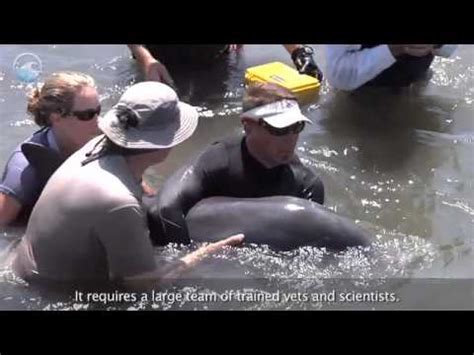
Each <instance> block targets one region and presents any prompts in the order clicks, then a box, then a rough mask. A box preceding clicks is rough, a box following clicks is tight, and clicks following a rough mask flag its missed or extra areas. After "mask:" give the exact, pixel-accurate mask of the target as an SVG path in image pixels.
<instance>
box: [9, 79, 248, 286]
mask: <svg viewBox="0 0 474 355" xmlns="http://www.w3.org/2000/svg"><path fill="white" fill-rule="evenodd" d="M197 123H198V113H197V111H196V110H195V109H194V108H193V107H192V106H190V105H187V104H185V103H183V102H181V101H179V99H178V96H177V95H176V93H175V92H174V91H173V90H172V89H171V88H170V87H169V86H167V85H165V84H162V83H158V82H142V83H139V84H136V85H133V86H132V87H130V88H129V89H127V90H126V92H125V93H124V94H123V95H122V97H121V98H120V100H119V102H118V104H117V105H115V106H114V107H113V108H112V109H111V110H110V111H109V112H108V113H107V114H106V115H105V116H103V117H100V118H99V121H98V124H99V128H100V129H101V131H102V132H103V133H104V135H101V136H99V137H96V138H95V139H92V140H91V141H90V142H88V143H87V144H86V145H85V146H84V147H83V148H81V149H80V150H79V151H77V152H76V153H74V154H73V155H72V156H71V157H69V158H68V159H67V160H66V161H65V162H64V163H63V164H62V165H61V167H60V168H59V169H58V170H57V171H56V172H55V173H54V175H53V176H52V177H51V178H50V180H49V181H48V183H47V184H46V186H45V188H44V191H43V193H42V194H41V196H40V198H39V200H38V202H37V203H36V205H35V207H34V209H33V212H32V214H31V217H30V220H29V222H28V226H27V229H26V233H25V236H24V237H23V239H22V240H21V242H20V243H19V245H18V246H17V248H16V250H15V252H14V257H13V258H12V268H13V270H14V272H15V273H16V274H18V275H19V276H20V277H22V278H24V279H26V280H29V281H35V280H46V281H53V282H74V283H75V284H81V282H104V283H108V282H113V283H114V284H118V285H119V286H121V287H125V288H130V289H149V288H151V287H153V286H155V285H156V282H157V281H159V280H161V279H163V278H168V277H176V276H179V274H180V273H181V272H183V271H185V270H187V269H188V268H190V267H192V266H193V265H195V264H196V263H197V262H198V261H199V260H201V259H202V258H203V257H205V256H207V255H209V253H212V252H215V251H217V250H219V249H221V248H222V247H224V246H226V245H236V244H239V243H241V242H242V240H243V236H242V235H236V236H233V237H230V238H227V239H225V240H223V241H221V242H218V243H216V244H211V245H207V246H204V247H202V248H200V249H198V250H197V251H196V252H194V253H191V254H188V255H186V256H184V257H183V258H181V259H180V260H178V263H171V264H169V265H167V266H166V265H165V266H163V267H158V265H157V262H156V261H155V258H154V255H153V248H152V244H151V241H150V238H149V231H148V228H147V223H146V213H145V211H144V210H143V208H142V206H141V203H140V201H141V198H142V189H141V185H140V182H141V179H142V174H143V172H144V171H145V170H146V169H147V168H148V167H149V166H151V165H154V164H158V163H160V162H162V161H164V160H165V159H166V157H167V156H168V154H169V152H170V151H171V149H172V148H173V147H174V146H176V145H178V144H180V143H182V142H183V141H185V140H186V139H188V138H189V137H190V136H191V135H192V134H193V132H194V131H195V129H196V126H197Z"/></svg>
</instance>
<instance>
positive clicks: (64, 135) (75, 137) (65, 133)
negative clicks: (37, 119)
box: [51, 87, 101, 151]
mask: <svg viewBox="0 0 474 355" xmlns="http://www.w3.org/2000/svg"><path fill="white" fill-rule="evenodd" d="M100 111H101V107H100V102H99V95H98V94H97V90H96V89H95V88H93V87H82V88H81V89H80V90H78V91H77V92H76V95H75V97H74V102H73V106H72V108H71V110H69V112H66V113H65V114H62V115H59V114H58V115H55V117H54V119H53V117H52V119H51V121H52V127H53V129H54V132H55V135H56V138H57V140H58V141H59V142H61V143H63V144H62V145H63V146H66V149H65V150H67V151H69V150H70V151H75V150H77V149H79V148H81V147H82V146H83V145H84V144H85V143H87V142H88V141H89V140H90V139H92V138H93V137H95V136H97V135H98V134H99V133H100V131H99V128H98V126H97V119H98V117H99V114H100Z"/></svg>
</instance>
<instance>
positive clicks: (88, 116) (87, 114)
mask: <svg viewBox="0 0 474 355" xmlns="http://www.w3.org/2000/svg"><path fill="white" fill-rule="evenodd" d="M101 110H102V107H101V106H100V105H99V106H97V108H90V109H87V110H83V111H72V112H71V115H72V116H75V117H76V118H77V119H78V120H79V121H90V120H92V119H93V118H94V117H95V116H96V115H97V116H98V115H100V111H101Z"/></svg>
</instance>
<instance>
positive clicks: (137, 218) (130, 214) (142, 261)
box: [95, 205, 156, 279]
mask: <svg viewBox="0 0 474 355" xmlns="http://www.w3.org/2000/svg"><path fill="white" fill-rule="evenodd" d="M95 233H96V235H97V236H98V238H99V240H100V242H101V244H102V245H103V246H104V250H105V254H106V258H107V264H108V268H109V276H110V277H111V278H112V279H121V278H123V277H130V276H134V275H138V274H141V273H144V272H149V271H153V270H154V269H155V268H156V263H155V259H154V257H153V247H152V245H151V241H150V238H149V235H148V228H147V225H146V219H145V215H144V212H143V210H142V209H141V208H140V206H138V205H126V206H123V207H119V208H115V209H113V210H111V211H109V212H108V213H106V214H105V216H104V217H101V218H100V219H99V220H98V222H97V225H96V226H95Z"/></svg>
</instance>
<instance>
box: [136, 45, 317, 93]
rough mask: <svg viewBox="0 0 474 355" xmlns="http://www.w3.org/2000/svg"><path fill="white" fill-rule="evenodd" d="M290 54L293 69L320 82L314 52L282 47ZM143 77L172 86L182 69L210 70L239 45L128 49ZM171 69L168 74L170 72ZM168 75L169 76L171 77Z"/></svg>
mask: <svg viewBox="0 0 474 355" xmlns="http://www.w3.org/2000/svg"><path fill="white" fill-rule="evenodd" d="M283 46H284V47H285V49H286V51H287V52H288V53H289V54H290V56H291V59H292V60H293V63H294V64H295V67H296V69H297V70H298V71H299V72H300V73H301V74H308V75H311V76H314V77H316V78H318V80H319V81H321V80H322V79H323V73H322V72H321V70H320V69H319V67H318V66H317V64H316V61H315V60H314V51H313V48H312V47H310V46H307V45H302V44H286V45H283ZM128 47H129V49H130V51H131V53H132V54H133V56H134V57H135V59H136V60H137V62H138V65H139V67H140V69H141V71H142V72H143V74H144V76H145V80H154V81H160V82H164V83H166V84H168V85H171V86H174V85H175V84H174V80H173V77H174V73H175V72H177V71H179V70H180V69H182V68H188V69H193V70H196V69H200V68H207V67H208V66H210V65H211V66H212V65H214V64H216V63H218V62H220V61H222V59H224V58H225V56H226V55H227V54H228V53H229V52H230V51H232V50H235V49H238V48H239V47H241V45H227V44H212V45H206V44H196V45H150V44H147V45H128ZM169 69H171V70H169ZM170 72H171V74H170Z"/></svg>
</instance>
